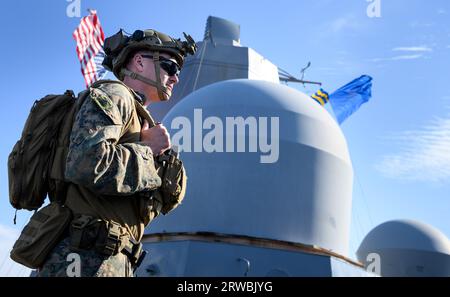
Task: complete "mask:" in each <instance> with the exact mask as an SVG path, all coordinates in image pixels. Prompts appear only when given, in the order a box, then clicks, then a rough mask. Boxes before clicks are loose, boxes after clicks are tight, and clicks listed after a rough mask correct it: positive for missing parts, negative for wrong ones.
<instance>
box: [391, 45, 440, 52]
mask: <svg viewBox="0 0 450 297" xmlns="http://www.w3.org/2000/svg"><path fill="white" fill-rule="evenodd" d="M392 50H393V51H394V52H395V51H404V52H432V51H433V49H432V48H431V47H428V46H425V45H422V46H408V47H395V48H393V49H392Z"/></svg>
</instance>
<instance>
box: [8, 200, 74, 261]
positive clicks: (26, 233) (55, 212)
mask: <svg viewBox="0 0 450 297" xmlns="http://www.w3.org/2000/svg"><path fill="white" fill-rule="evenodd" d="M71 220H72V212H71V211H70V209H69V208H67V207H64V206H62V205H61V204H60V203H57V202H52V203H50V204H49V205H47V206H45V207H43V208H41V209H40V210H38V211H37V212H36V213H35V214H33V216H32V217H31V219H30V221H29V222H28V224H27V225H26V226H25V228H24V229H23V230H22V233H21V234H20V236H19V238H18V239H17V241H16V242H15V244H14V246H13V248H12V250H11V259H13V260H14V261H16V262H18V263H20V264H22V265H25V266H27V267H29V268H39V267H41V266H42V265H43V264H44V262H45V260H46V259H47V256H48V255H49V254H50V252H51V251H52V250H53V248H54V247H55V246H56V245H57V243H58V242H59V241H60V240H61V239H62V236H63V235H64V233H65V232H66V231H67V228H68V225H69V223H70V222H71Z"/></svg>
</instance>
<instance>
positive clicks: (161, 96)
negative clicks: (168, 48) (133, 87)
mask: <svg viewBox="0 0 450 297" xmlns="http://www.w3.org/2000/svg"><path fill="white" fill-rule="evenodd" d="M153 64H154V65H155V75H156V83H157V84H158V85H160V86H161V87H162V88H164V90H165V91H166V88H165V87H164V86H163V85H162V84H161V66H160V65H159V52H153ZM157 90H158V96H159V100H161V101H165V100H167V99H165V98H164V94H163V93H162V91H161V88H157Z"/></svg>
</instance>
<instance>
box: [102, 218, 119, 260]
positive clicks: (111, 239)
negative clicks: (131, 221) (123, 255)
mask: <svg viewBox="0 0 450 297" xmlns="http://www.w3.org/2000/svg"><path fill="white" fill-rule="evenodd" d="M120 235H121V234H120V226H119V225H118V224H116V223H113V222H109V223H108V226H107V231H106V238H105V245H104V247H103V250H102V253H103V254H105V255H108V256H112V255H115V254H117V253H118V250H119V247H120Z"/></svg>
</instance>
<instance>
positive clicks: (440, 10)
mask: <svg viewBox="0 0 450 297" xmlns="http://www.w3.org/2000/svg"><path fill="white" fill-rule="evenodd" d="M437 13H438V14H447V11H446V10H445V9H443V8H440V9H438V11H437Z"/></svg>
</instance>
